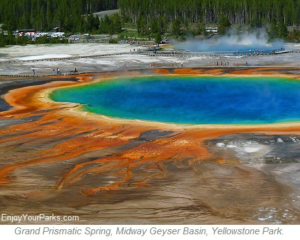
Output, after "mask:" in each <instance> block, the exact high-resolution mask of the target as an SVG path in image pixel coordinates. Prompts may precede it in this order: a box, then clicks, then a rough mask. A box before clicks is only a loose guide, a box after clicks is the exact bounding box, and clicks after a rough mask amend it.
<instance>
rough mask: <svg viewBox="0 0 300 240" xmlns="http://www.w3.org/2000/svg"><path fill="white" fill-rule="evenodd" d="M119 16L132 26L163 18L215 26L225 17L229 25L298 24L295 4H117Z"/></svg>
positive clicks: (221, 0) (187, 0) (232, 0)
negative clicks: (258, 22)
mask: <svg viewBox="0 0 300 240" xmlns="http://www.w3.org/2000/svg"><path fill="white" fill-rule="evenodd" d="M118 4H119V7H120V9H121V12H122V15H123V16H124V17H126V18H127V19H131V21H133V22H137V19H138V18H139V17H140V16H144V17H146V18H147V19H148V21H149V20H150V19H151V18H152V17H155V18H159V17H164V16H166V17H167V19H168V21H169V22H172V21H174V20H175V19H178V18H179V19H182V21H183V22H184V21H186V20H188V21H189V22H191V23H197V22H205V23H206V24H218V23H219V21H220V18H221V17H222V16H226V17H227V18H228V19H229V21H230V23H231V24H238V25H244V24H250V23H251V21H252V20H254V24H256V23H257V20H258V21H261V23H270V22H271V19H276V20H277V21H278V22H279V21H281V20H283V22H284V24H286V25H293V24H298V25H299V24H300V1H299V0H264V1H261V0H184V1H182V0H164V1H161V0H119V1H118Z"/></svg>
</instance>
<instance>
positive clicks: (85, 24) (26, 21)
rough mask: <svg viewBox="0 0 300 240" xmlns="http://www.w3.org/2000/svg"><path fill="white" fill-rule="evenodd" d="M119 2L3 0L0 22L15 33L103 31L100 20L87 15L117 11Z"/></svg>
mask: <svg viewBox="0 0 300 240" xmlns="http://www.w3.org/2000/svg"><path fill="white" fill-rule="evenodd" d="M117 2H118V1H117V0H1V1H0V23H4V26H3V28H4V29H8V30H11V31H13V30H16V29H23V28H34V29H36V30H38V31H50V30H52V29H53V28H54V27H59V28H60V30H61V31H65V32H86V31H92V30H97V29H98V28H99V24H97V20H96V18H94V17H93V15H89V16H88V17H85V16H83V15H84V14H91V13H94V12H97V11H102V10H108V9H116V8H117ZM86 18H87V19H86ZM92 18H93V19H92ZM97 19H98V18H97Z"/></svg>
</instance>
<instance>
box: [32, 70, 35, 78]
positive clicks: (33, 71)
mask: <svg viewBox="0 0 300 240" xmlns="http://www.w3.org/2000/svg"><path fill="white" fill-rule="evenodd" d="M32 73H33V76H34V77H35V70H34V69H32Z"/></svg>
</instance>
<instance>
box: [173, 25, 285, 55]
mask: <svg viewBox="0 0 300 240" xmlns="http://www.w3.org/2000/svg"><path fill="white" fill-rule="evenodd" d="M284 47H285V43H284V41H283V40H276V41H273V42H269V37H268V34H267V32H266V31H265V30H260V31H258V30H257V31H252V32H247V33H238V32H237V31H236V30H231V31H229V32H228V33H227V35H225V36H222V37H214V38H210V39H204V40H188V41H186V42H185V43H184V44H178V45H177V48H179V49H184V50H187V51H191V52H230V53H233V52H235V53H236V52H237V51H238V52H239V53H249V52H250V51H251V52H254V51H257V50H259V51H264V52H272V51H274V50H280V49H283V48H284Z"/></svg>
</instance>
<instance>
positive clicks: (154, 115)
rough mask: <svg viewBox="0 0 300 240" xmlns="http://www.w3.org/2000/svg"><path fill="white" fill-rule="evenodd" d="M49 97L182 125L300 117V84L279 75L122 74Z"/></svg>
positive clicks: (100, 110) (110, 113) (119, 114)
mask: <svg viewBox="0 0 300 240" xmlns="http://www.w3.org/2000/svg"><path fill="white" fill-rule="evenodd" d="M50 97H51V98H52V99H53V100H54V101H58V102H72V103H81V104H83V105H84V109H85V110H87V111H90V112H93V113H98V114H102V115H107V116H111V117H117V118H125V119H140V120H150V121H159V122H169V123H182V124H259V123H278V122H290V121H298V120H300V82H298V81H296V80H290V79H285V78H276V77H249V78H244V77H234V78H231V77H142V78H122V79H116V80H112V81H106V82H100V83H94V84H90V85H85V86H77V87H72V88H64V89H58V90H55V91H53V92H52V93H51V95H50Z"/></svg>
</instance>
